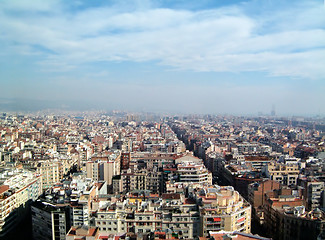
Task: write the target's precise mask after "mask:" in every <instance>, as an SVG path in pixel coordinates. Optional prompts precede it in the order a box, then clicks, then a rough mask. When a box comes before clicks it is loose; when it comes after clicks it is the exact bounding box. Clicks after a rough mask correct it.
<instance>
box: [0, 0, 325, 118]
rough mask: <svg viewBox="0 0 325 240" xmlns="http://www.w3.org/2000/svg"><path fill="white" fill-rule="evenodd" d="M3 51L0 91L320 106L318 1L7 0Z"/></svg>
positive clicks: (155, 102)
mask: <svg viewBox="0 0 325 240" xmlns="http://www.w3.org/2000/svg"><path fill="white" fill-rule="evenodd" d="M0 50H1V51H0V79H1V80H0V81H1V85H2V89H3V91H2V97H1V98H2V99H5V98H10V99H33V100H39V101H58V102H59V101H60V102H64V103H65V105H66V106H70V107H71V108H73V107H74V106H76V105H78V107H80V105H83V104H85V108H86V105H87V106H90V105H91V106H93V107H94V108H98V109H107V110H110V109H122V110H134V111H155V112H157V111H164V112H180V113H212V114H213V113H216V114H224V113H227V114H257V113H258V112H264V113H270V111H271V108H272V105H275V108H276V112H277V113H278V114H279V115H308V114H312V115H316V114H321V115H324V114H325V104H324V103H325V94H324V93H325V6H324V2H323V1H320V0H306V1H305V0H299V1H294V0H287V1H286V0H281V1H280V0H265V1H257V0H252V1H235V0H225V1H220V0H214V1H212V0H211V1H209V0H203V1H196V0H193V1H191V0H186V1H185V0H183V1H171V0H168V1H162V0H156V1H150V0H144V1H140V0H138V1H126V0H125V1H124V0H119V1H98V0H95V1H63V0H62V1H59V0H47V1H43V0H30V1H26V0H25V1H23V0H15V1H12V0H4V1H1V2H0ZM76 103H77V104H76ZM58 107H60V106H58ZM0 110H1V109H0Z"/></svg>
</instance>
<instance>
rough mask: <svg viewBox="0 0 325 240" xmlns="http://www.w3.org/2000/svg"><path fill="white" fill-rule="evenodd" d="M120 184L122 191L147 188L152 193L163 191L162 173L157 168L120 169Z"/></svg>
mask: <svg viewBox="0 0 325 240" xmlns="http://www.w3.org/2000/svg"><path fill="white" fill-rule="evenodd" d="M121 184H122V190H123V192H129V191H132V190H149V191H150V192H152V193H161V192H162V191H163V187H164V186H163V174H162V173H161V172H159V171H157V170H148V169H141V170H135V171H132V170H131V169H129V170H127V171H125V170H124V171H122V174H121Z"/></svg>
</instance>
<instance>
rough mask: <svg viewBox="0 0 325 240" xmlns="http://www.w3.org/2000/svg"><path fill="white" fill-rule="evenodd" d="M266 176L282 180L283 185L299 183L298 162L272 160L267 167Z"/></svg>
mask: <svg viewBox="0 0 325 240" xmlns="http://www.w3.org/2000/svg"><path fill="white" fill-rule="evenodd" d="M265 174H266V176H267V177H268V178H269V179H271V180H275V181H278V182H280V183H281V184H282V185H297V179H298V177H299V166H298V164H284V163H279V162H274V161H273V162H270V163H269V164H268V165H267V167H266V169H265Z"/></svg>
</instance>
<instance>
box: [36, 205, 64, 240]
mask: <svg viewBox="0 0 325 240" xmlns="http://www.w3.org/2000/svg"><path fill="white" fill-rule="evenodd" d="M31 211H32V224H33V239H35V240H38V239H40V240H48V239H53V240H64V239H65V236H66V233H67V230H68V229H69V227H70V225H69V220H68V219H67V218H66V216H68V214H67V211H68V208H67V206H57V205H53V204H50V203H46V202H41V201H37V202H35V203H33V205H32V207H31Z"/></svg>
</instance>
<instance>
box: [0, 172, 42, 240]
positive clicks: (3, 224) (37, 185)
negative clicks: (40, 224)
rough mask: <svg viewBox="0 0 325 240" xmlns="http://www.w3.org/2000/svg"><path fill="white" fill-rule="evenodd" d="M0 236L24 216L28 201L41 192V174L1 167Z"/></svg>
mask: <svg viewBox="0 0 325 240" xmlns="http://www.w3.org/2000/svg"><path fill="white" fill-rule="evenodd" d="M0 177H1V186H0V211H1V212H0V237H3V236H5V235H6V234H7V233H9V232H10V231H11V230H12V229H13V228H14V227H15V226H16V225H17V224H18V223H19V222H20V220H21V219H22V218H23V217H24V216H25V214H26V212H27V209H28V207H29V202H30V201H35V200H36V199H37V198H38V197H39V196H40V195H41V193H42V180H41V176H40V175H38V174H36V173H33V172H30V171H27V170H22V169H15V170H12V169H1V175H0Z"/></svg>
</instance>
